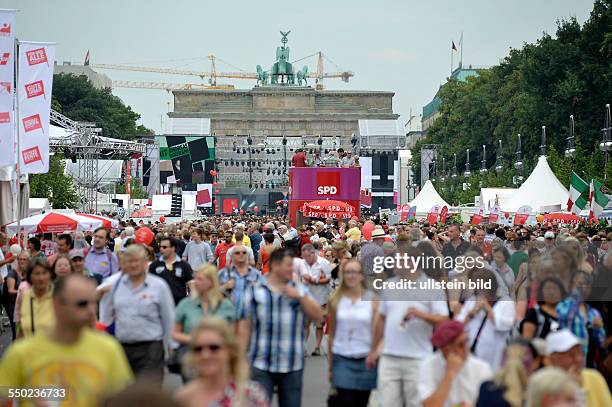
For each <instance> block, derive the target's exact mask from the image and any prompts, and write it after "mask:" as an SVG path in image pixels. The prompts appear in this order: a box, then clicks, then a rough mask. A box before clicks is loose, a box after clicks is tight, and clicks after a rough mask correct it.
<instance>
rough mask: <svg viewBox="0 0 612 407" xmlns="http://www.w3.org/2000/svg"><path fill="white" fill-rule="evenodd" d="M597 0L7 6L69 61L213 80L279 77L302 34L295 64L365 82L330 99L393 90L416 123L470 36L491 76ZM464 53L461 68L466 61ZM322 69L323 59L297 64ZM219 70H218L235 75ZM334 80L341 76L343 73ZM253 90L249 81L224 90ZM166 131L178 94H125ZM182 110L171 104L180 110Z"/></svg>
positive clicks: (476, 59) (81, 1)
mask: <svg viewBox="0 0 612 407" xmlns="http://www.w3.org/2000/svg"><path fill="white" fill-rule="evenodd" d="M592 6H593V1H592V0H511V1H497V0H494V1H492V0H464V1H441V0H429V1H423V0H419V1H414V0H377V1H363V0H336V1H321V0H310V1H306V2H303V1H292V2H282V1H281V2H277V3H275V2H273V1H252V0H249V1H247V0H232V1H206V0H189V1H188V0H174V1H167V0H166V1H161V0H103V1H101V0H97V1H93V0H53V1H44V0H2V1H0V7H2V8H15V9H18V10H20V11H19V14H18V17H17V31H16V32H17V35H18V37H19V38H20V39H23V40H40V41H55V42H57V44H58V47H57V52H56V55H57V60H58V62H59V63H62V61H72V62H73V63H79V64H82V63H83V59H84V56H85V53H86V51H87V50H88V49H89V50H90V51H91V61H92V63H106V64H113V63H115V64H117V63H122V64H123V63H130V64H140V65H142V66H157V67H170V68H173V67H176V68H181V69H193V70H206V71H208V70H209V68H210V65H209V61H208V60H207V59H206V55H208V54H215V55H217V56H218V57H219V58H221V59H222V60H224V61H227V62H228V63H230V64H232V65H233V66H234V67H238V68H240V69H243V70H245V71H249V72H253V71H255V66H256V65H257V64H261V65H262V66H264V67H266V69H269V66H270V65H271V64H272V63H273V62H274V57H275V49H276V46H277V45H279V44H280V43H279V40H280V34H279V30H284V31H285V30H291V34H290V35H289V44H288V45H289V46H290V47H291V60H296V59H299V58H302V57H305V56H308V55H310V54H313V53H315V52H317V51H319V50H320V51H323V52H324V53H325V54H326V55H327V56H328V57H329V58H330V59H331V60H332V61H333V62H334V63H335V64H337V65H338V66H339V67H340V68H341V69H343V70H351V71H353V72H354V74H355V77H354V78H352V79H351V81H350V82H349V83H344V82H342V81H340V80H333V79H331V80H327V81H325V84H326V88H327V89H358V90H389V91H394V92H395V97H394V100H393V109H394V111H395V112H396V113H398V114H400V115H401V120H402V121H403V122H406V121H407V120H408V117H409V112H410V109H412V112H413V114H415V115H417V116H418V115H419V113H420V112H421V111H422V107H423V105H424V104H426V103H428V102H429V101H430V100H431V98H432V97H433V96H434V94H435V92H436V90H437V89H438V86H439V85H440V84H441V83H443V82H444V81H445V78H446V77H447V76H448V75H449V72H450V48H451V40H454V41H455V43H458V42H459V37H460V35H461V32H463V33H464V34H463V35H464V48H463V65H464V66H467V65H469V64H472V65H475V66H491V65H494V64H497V63H498V62H499V60H500V59H501V58H503V57H504V56H505V55H507V53H508V50H509V48H517V47H520V46H521V45H522V44H523V43H524V42H533V41H535V40H536V39H538V38H539V37H540V36H541V35H542V32H548V33H550V34H554V32H555V28H556V20H557V19H559V18H565V17H570V16H575V17H576V18H577V19H578V21H579V22H580V23H584V21H585V20H586V19H587V18H588V15H589V13H590V10H591V9H592ZM458 55H459V54H458V53H457V54H455V63H457V61H458ZM304 64H307V65H308V66H309V68H310V70H311V71H315V70H316V59H315V58H310V59H309V60H305V61H301V62H299V63H297V64H296V65H297V66H296V67H297V68H299V69H301V67H302V66H303V65H304ZM234 67H231V66H227V65H224V64H223V63H221V62H219V63H218V66H217V70H218V71H224V70H228V71H235V70H236V69H235V68H234ZM326 70H328V71H335V70H337V68H336V67H335V66H333V65H331V64H329V63H328V64H327V65H326ZM104 73H106V74H107V75H108V76H109V77H111V78H112V79H116V80H134V81H157V82H161V81H164V82H178V83H197V82H199V81H200V80H199V78H197V77H181V76H170V75H157V74H150V73H133V72H122V71H104ZM219 82H220V83H232V84H234V85H235V86H236V88H250V87H252V86H253V85H254V83H253V81H249V80H233V82H232V80H222V79H221V80H219ZM114 93H115V94H116V95H118V96H119V97H121V98H122V99H123V101H124V102H125V103H126V104H128V105H130V106H132V108H133V109H134V110H135V111H137V112H139V113H140V114H141V115H142V118H141V122H142V124H144V125H146V126H147V127H150V128H152V129H154V130H156V131H157V132H159V131H160V130H161V119H162V116H163V117H165V113H166V112H167V111H168V107H169V106H170V109H172V105H171V102H172V97H171V94H167V93H166V92H165V91H163V90H146V89H115V90H114ZM169 103H170V105H169Z"/></svg>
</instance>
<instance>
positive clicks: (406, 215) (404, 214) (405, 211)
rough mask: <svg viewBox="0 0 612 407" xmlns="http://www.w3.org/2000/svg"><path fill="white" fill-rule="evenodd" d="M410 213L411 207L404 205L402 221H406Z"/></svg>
mask: <svg viewBox="0 0 612 407" xmlns="http://www.w3.org/2000/svg"><path fill="white" fill-rule="evenodd" d="M409 211H410V205H408V204H404V205H402V214H401V216H400V220H406V219H407V218H408V212H409Z"/></svg>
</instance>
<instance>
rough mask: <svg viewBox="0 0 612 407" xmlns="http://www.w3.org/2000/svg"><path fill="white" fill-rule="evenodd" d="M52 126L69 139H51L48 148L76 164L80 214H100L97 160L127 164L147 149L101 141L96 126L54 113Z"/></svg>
mask: <svg viewBox="0 0 612 407" xmlns="http://www.w3.org/2000/svg"><path fill="white" fill-rule="evenodd" d="M51 122H52V123H55V124H56V125H58V126H60V127H62V128H63V129H65V130H67V132H68V135H67V136H63V137H51V138H50V140H49V148H50V150H51V151H53V152H61V153H63V154H64V156H65V157H66V158H67V159H71V160H73V162H74V160H77V159H78V163H79V167H78V174H77V176H76V177H75V179H74V181H75V184H76V186H77V192H78V194H79V198H80V210H81V211H83V212H90V211H91V210H94V211H96V212H97V199H96V194H97V190H98V187H99V184H100V181H101V179H102V177H103V175H102V176H100V174H99V172H98V160H100V159H104V160H126V159H129V158H131V157H133V156H134V155H138V154H140V155H143V156H144V155H145V153H146V145H145V144H144V143H137V142H134V141H127V140H118V139H111V138H107V137H102V136H100V135H99V133H100V132H101V131H102V129H101V128H99V127H96V126H95V124H94V123H86V122H77V121H74V120H72V119H69V118H68V117H66V116H64V115H62V114H61V113H59V112H56V111H55V110H53V109H51Z"/></svg>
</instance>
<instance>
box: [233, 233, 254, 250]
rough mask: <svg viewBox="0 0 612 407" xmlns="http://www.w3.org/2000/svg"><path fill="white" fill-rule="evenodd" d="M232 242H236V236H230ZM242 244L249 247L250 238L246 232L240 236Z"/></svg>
mask: <svg viewBox="0 0 612 407" xmlns="http://www.w3.org/2000/svg"><path fill="white" fill-rule="evenodd" d="M232 243H234V244H235V243H236V236H234V237H232ZM242 244H243V245H245V246H248V247H251V238H250V237H249V235H247V234H246V233H245V234H244V236H243V237H242Z"/></svg>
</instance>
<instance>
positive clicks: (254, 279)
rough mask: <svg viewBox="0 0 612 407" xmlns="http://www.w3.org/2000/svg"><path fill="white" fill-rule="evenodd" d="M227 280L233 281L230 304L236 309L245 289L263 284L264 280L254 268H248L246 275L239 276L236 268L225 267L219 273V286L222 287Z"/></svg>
mask: <svg viewBox="0 0 612 407" xmlns="http://www.w3.org/2000/svg"><path fill="white" fill-rule="evenodd" d="M229 280H234V288H233V289H232V291H231V294H230V300H232V303H233V304H234V306H235V307H236V309H238V308H239V307H240V303H241V302H242V299H243V297H244V293H245V291H246V289H247V288H248V287H249V286H251V285H253V284H255V283H259V282H263V281H264V278H263V276H262V275H261V272H260V271H259V270H257V269H256V268H255V267H251V266H249V268H248V270H247V272H246V274H245V275H244V276H241V275H240V274H238V269H237V268H236V266H231V267H230V268H227V267H225V268H224V269H221V271H220V272H219V284H221V285H223V284H225V283H227V282H228V281H229Z"/></svg>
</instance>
